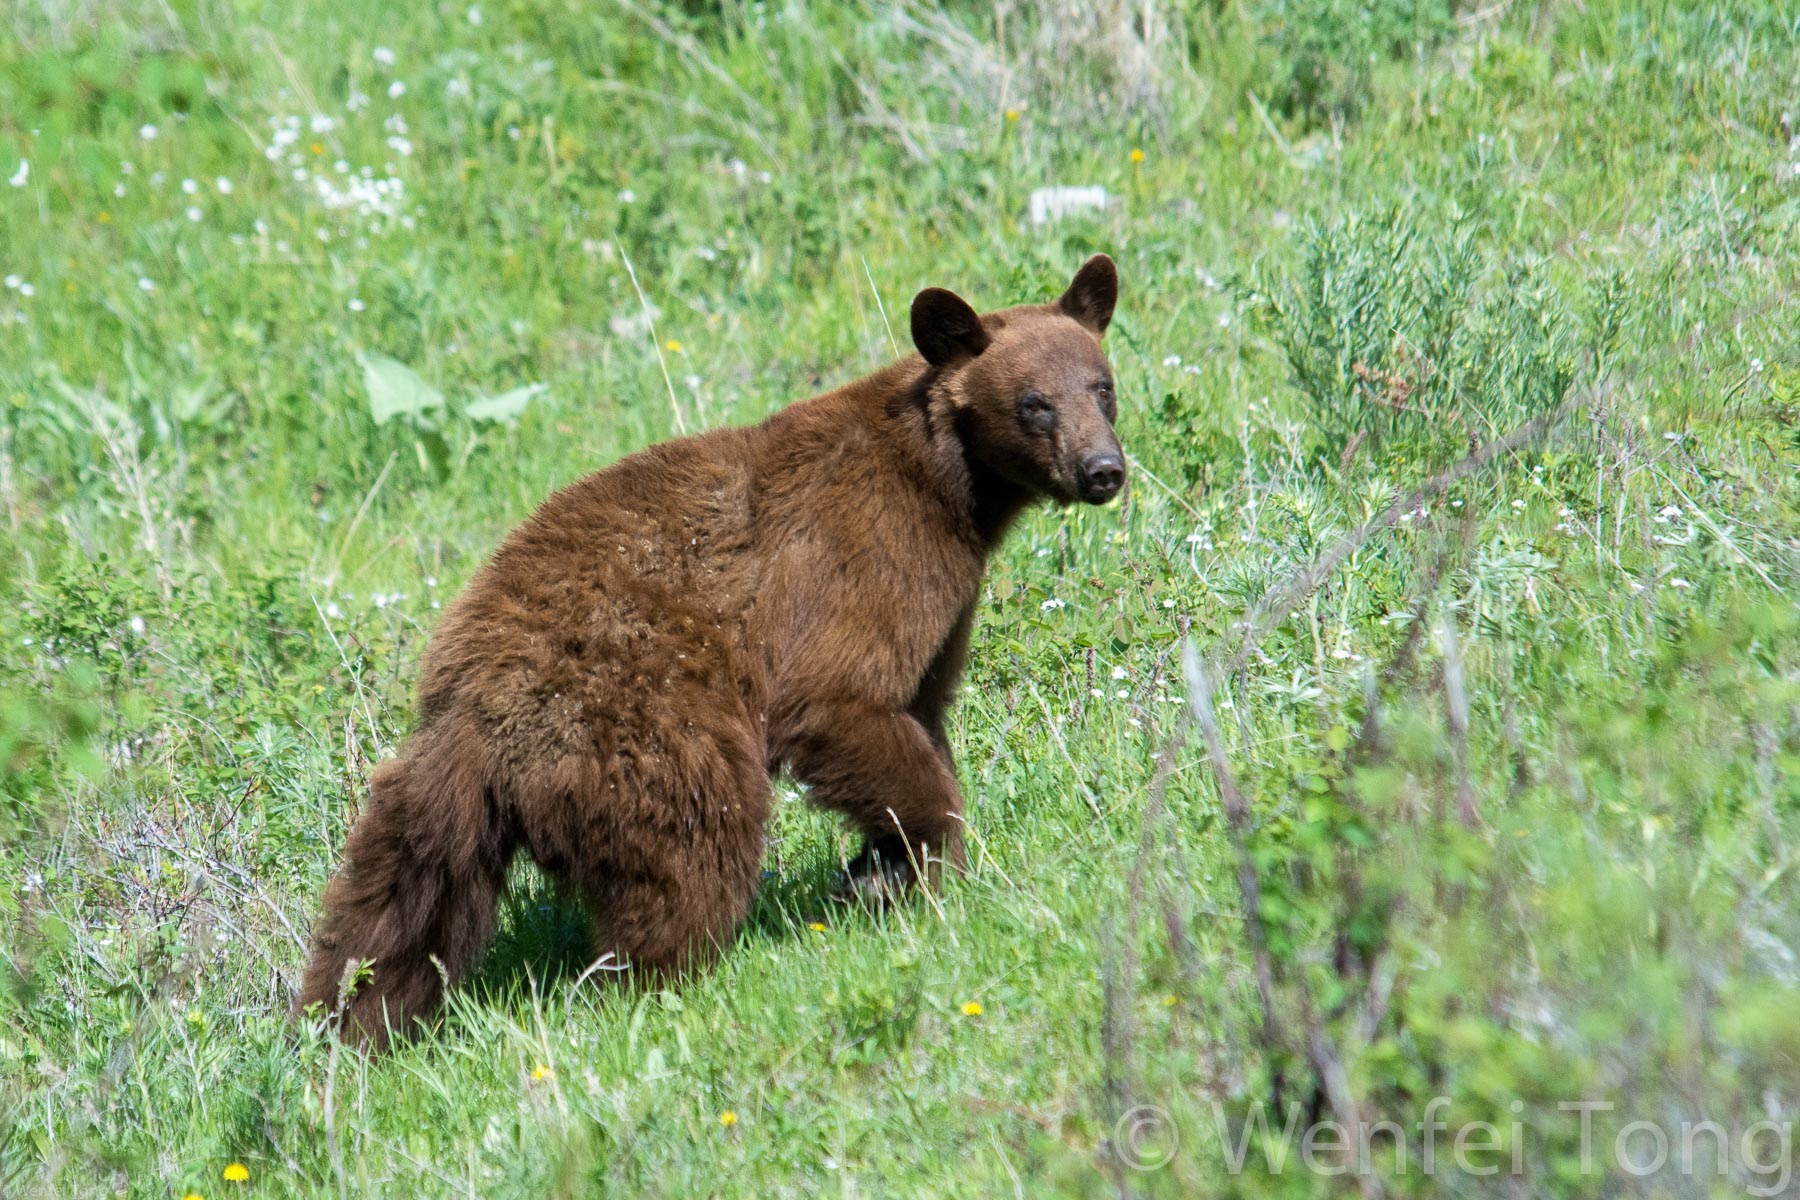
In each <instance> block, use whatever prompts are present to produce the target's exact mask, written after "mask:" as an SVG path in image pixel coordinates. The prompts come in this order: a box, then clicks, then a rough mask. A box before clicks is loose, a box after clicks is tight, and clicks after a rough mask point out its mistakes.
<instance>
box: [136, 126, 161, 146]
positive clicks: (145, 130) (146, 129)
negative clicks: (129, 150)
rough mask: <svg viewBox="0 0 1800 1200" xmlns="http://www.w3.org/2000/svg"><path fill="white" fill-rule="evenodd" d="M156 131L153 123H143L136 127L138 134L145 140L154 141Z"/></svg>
mask: <svg viewBox="0 0 1800 1200" xmlns="http://www.w3.org/2000/svg"><path fill="white" fill-rule="evenodd" d="M156 133H157V130H156V126H154V125H144V126H140V127H139V129H138V136H139V137H141V138H143V139H144V140H145V141H146V142H154V141H155V140H156Z"/></svg>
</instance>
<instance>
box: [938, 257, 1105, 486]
mask: <svg viewBox="0 0 1800 1200" xmlns="http://www.w3.org/2000/svg"><path fill="white" fill-rule="evenodd" d="M1118 298H1119V274H1118V270H1117V269H1116V268H1115V267H1114V266H1113V260H1112V259H1110V258H1108V257H1107V256H1106V255H1104V254H1096V255H1094V257H1092V258H1090V259H1088V260H1087V262H1086V263H1084V264H1083V265H1082V268H1081V270H1079V271H1077V272H1076V273H1075V278H1074V280H1073V282H1071V283H1070V284H1069V288H1068V290H1067V291H1065V292H1064V293H1063V294H1062V296H1061V297H1060V298H1058V299H1057V300H1056V301H1054V302H1053V303H1050V304H1028V305H1023V306H1021V307H1018V308H1008V309H1003V310H1001V311H999V312H992V313H987V314H985V315H980V314H977V313H976V312H975V310H974V309H973V308H971V307H969V304H968V302H967V301H965V300H963V298H962V297H960V296H958V295H957V294H956V293H955V292H950V291H946V290H944V289H943V288H926V289H925V290H924V291H922V292H920V293H919V294H918V296H916V297H915V298H914V299H913V304H912V335H913V344H914V345H916V346H917V347H918V348H919V353H920V354H921V355H922V356H924V359H925V361H926V362H927V363H929V364H930V366H931V368H932V378H931V380H930V383H929V387H930V391H931V394H932V395H933V396H934V397H942V398H943V400H944V402H945V403H947V404H948V406H949V408H950V410H951V411H952V412H953V413H954V416H955V422H956V429H957V433H958V435H959V436H960V437H961V438H962V441H963V445H964V448H965V449H966V450H967V452H968V454H969V457H970V458H972V459H973V460H974V461H976V462H978V463H980V464H981V465H982V466H984V467H986V468H987V469H988V470H990V471H993V472H994V473H995V474H997V475H999V476H1000V477H1001V478H1003V479H1006V480H1008V481H1009V482H1011V483H1013V484H1015V485H1017V486H1019V487H1022V488H1025V489H1027V490H1029V491H1030V492H1032V493H1034V494H1037V495H1043V496H1049V497H1051V498H1052V499H1054V500H1056V501H1057V502H1059V503H1062V504H1071V503H1073V502H1075V501H1076V500H1085V501H1086V502H1088V503H1089V504H1105V503H1106V502H1107V501H1108V500H1111V499H1112V498H1113V497H1114V496H1116V495H1118V494H1119V491H1120V489H1121V488H1123V487H1124V486H1125V455H1124V452H1123V451H1121V450H1120V449H1119V439H1118V437H1117V436H1116V435H1115V434H1114V433H1113V419H1114V417H1115V416H1117V413H1118V402H1117V399H1116V398H1115V396H1114V389H1113V372H1112V366H1111V364H1109V363H1108V362H1107V361H1106V352H1105V351H1104V350H1103V349H1101V346H1100V339H1101V336H1102V335H1103V334H1105V333H1106V326H1107V325H1108V323H1110V322H1111V321H1112V314H1113V305H1114V303H1115V302H1116V301H1117V300H1118Z"/></svg>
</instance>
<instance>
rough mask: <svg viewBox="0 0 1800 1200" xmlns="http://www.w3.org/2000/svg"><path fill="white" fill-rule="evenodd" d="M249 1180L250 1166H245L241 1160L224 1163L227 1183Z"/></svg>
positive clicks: (246, 1181)
mask: <svg viewBox="0 0 1800 1200" xmlns="http://www.w3.org/2000/svg"><path fill="white" fill-rule="evenodd" d="M249 1181H250V1168H249V1167H246V1166H245V1165H244V1164H243V1163H241V1162H234V1163H227V1164H226V1166H225V1182H227V1183H248V1182H249Z"/></svg>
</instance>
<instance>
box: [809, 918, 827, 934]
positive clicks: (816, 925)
mask: <svg viewBox="0 0 1800 1200" xmlns="http://www.w3.org/2000/svg"><path fill="white" fill-rule="evenodd" d="M807 928H808V929H810V930H812V931H813V932H814V933H824V932H825V922H823V921H814V922H813V923H812V924H811V925H808V926H807Z"/></svg>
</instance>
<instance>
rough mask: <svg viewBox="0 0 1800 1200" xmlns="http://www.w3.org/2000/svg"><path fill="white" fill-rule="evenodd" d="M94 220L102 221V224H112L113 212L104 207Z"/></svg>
mask: <svg viewBox="0 0 1800 1200" xmlns="http://www.w3.org/2000/svg"><path fill="white" fill-rule="evenodd" d="M94 220H96V221H98V222H100V223H101V224H102V225H111V224H112V214H111V213H109V212H107V211H106V210H105V209H104V208H103V209H101V210H100V214H99V215H98V216H96V217H95V218H94Z"/></svg>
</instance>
